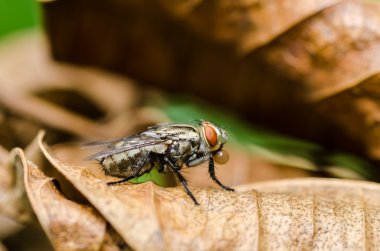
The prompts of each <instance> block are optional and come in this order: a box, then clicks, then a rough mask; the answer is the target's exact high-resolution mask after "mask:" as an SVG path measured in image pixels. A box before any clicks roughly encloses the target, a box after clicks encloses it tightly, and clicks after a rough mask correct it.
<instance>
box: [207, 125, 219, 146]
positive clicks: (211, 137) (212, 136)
mask: <svg viewBox="0 0 380 251" xmlns="http://www.w3.org/2000/svg"><path fill="white" fill-rule="evenodd" d="M203 130H204V132H205V137H206V140H207V142H208V144H209V145H210V147H214V146H216V144H217V143H218V134H217V133H216V131H215V129H214V128H213V127H212V126H208V125H206V126H204V128H203Z"/></svg>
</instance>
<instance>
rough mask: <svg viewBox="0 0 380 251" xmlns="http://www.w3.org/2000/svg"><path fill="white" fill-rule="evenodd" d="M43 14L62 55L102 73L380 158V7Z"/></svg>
mask: <svg viewBox="0 0 380 251" xmlns="http://www.w3.org/2000/svg"><path fill="white" fill-rule="evenodd" d="M44 7H45V8H44V9H45V17H46V25H47V30H48V32H49V35H50V40H51V43H52V45H53V54H54V55H55V57H56V58H57V59H60V60H66V61H70V62H75V63H80V64H87V65H88V64H90V65H97V66H102V67H106V68H108V69H112V70H115V71H118V72H122V73H125V74H127V75H128V76H131V77H133V78H135V79H138V80H140V81H141V82H142V83H145V84H150V85H153V86H156V87H160V88H163V89H166V90H169V91H171V92H172V91H177V92H181V93H183V92H185V93H190V94H194V95H197V96H200V97H202V98H204V99H205V100H207V101H210V102H216V103H218V104H222V105H224V106H225V107H228V108H229V109H231V110H233V111H234V112H236V113H238V114H240V115H241V116H242V117H244V118H245V119H247V120H250V121H253V122H259V123H262V124H265V125H267V126H270V127H272V128H274V129H276V130H279V131H282V132H286V133H291V134H293V135H297V136H302V137H305V138H308V139H312V140H314V141H318V142H321V143H323V144H325V145H326V146H328V147H332V148H339V149H346V150H350V151H355V152H358V153H362V154H365V155H366V156H368V157H370V158H372V159H375V160H378V159H379V158H380V153H379V152H380V150H379V149H380V146H379V143H378V142H380V141H379V140H378V139H379V126H378V115H377V114H378V112H379V106H378V95H377V93H378V88H377V86H378V76H377V75H378V72H379V69H380V62H379V56H378V54H379V39H380V34H379V29H378V27H379V25H380V18H379V17H380V15H379V13H380V7H379V4H377V3H374V2H367V1H338V0H324V1H315V0H307V1H303V0H302V1H265V0H257V1H243V0H242V1H239V0H238V1H231V0H223V1H202V0H198V1H195V0H185V1H165V0H162V1H159V0H157V1H132V0H123V1H99V0H98V1H88V0H81V1H72V0H65V1H54V2H52V3H47V4H45V5H44ZM67 15H70V17H71V18H70V20H67V19H66V18H65V17H66V16H67ZM104 38H105V39H104ZM97 41H101V42H97Z"/></svg>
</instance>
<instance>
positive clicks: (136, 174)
mask: <svg viewBox="0 0 380 251" xmlns="http://www.w3.org/2000/svg"><path fill="white" fill-rule="evenodd" d="M149 156H150V153H149V154H148V155H147V156H146V157H145V159H144V160H143V161H142V162H141V164H140V165H139V166H138V167H137V170H136V172H135V173H134V174H133V175H131V176H128V177H125V178H123V179H121V180H118V181H113V182H107V185H108V186H113V185H117V184H121V183H124V182H127V181H129V180H131V179H133V178H136V177H138V176H139V173H140V171H141V169H142V168H143V166H144V165H145V164H146V162H147V160H148V159H149Z"/></svg>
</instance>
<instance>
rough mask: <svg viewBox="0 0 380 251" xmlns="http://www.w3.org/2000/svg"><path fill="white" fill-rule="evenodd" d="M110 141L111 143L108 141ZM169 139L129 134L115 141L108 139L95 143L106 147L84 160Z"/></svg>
mask: <svg viewBox="0 0 380 251" xmlns="http://www.w3.org/2000/svg"><path fill="white" fill-rule="evenodd" d="M109 142H111V143H109ZM170 142H171V141H170V140H167V139H156V138H142V137H139V136H131V137H128V138H123V139H119V140H115V141H108V143H104V144H101V143H100V142H99V143H98V144H97V145H107V146H108V148H107V149H105V150H103V151H101V152H98V153H95V154H93V155H91V156H89V157H88V158H86V160H93V159H96V160H101V159H102V158H105V157H107V156H110V155H113V154H117V153H121V152H125V151H130V150H133V149H138V148H142V147H146V146H154V145H160V144H169V143H170Z"/></svg>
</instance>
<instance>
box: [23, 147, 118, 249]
mask: <svg viewBox="0 0 380 251" xmlns="http://www.w3.org/2000/svg"><path fill="white" fill-rule="evenodd" d="M18 157H19V158H20V159H21V161H22V164H23V167H24V181H25V188H26V192H27V195H28V198H29V200H30V202H31V204H32V207H33V209H34V212H35V213H36V215H37V217H38V219H39V222H40V223H41V225H42V227H43V229H44V230H45V233H46V234H47V236H48V237H49V239H50V241H51V243H52V244H53V246H54V248H55V250H65V251H66V250H120V248H119V247H118V246H117V244H118V243H116V242H115V238H114V237H112V236H111V234H110V231H109V230H108V231H106V229H107V225H106V221H105V220H104V218H103V217H101V216H100V215H99V214H98V213H97V212H96V211H95V210H94V209H93V208H91V207H90V206H85V205H80V204H78V203H76V202H73V201H70V200H68V199H66V198H65V197H64V196H63V195H62V194H61V193H60V191H59V190H58V189H57V187H56V185H55V184H54V182H53V179H52V178H49V177H47V176H45V175H44V174H43V173H42V171H41V170H40V169H39V168H38V167H37V166H36V165H35V164H34V163H32V162H31V161H28V160H26V159H25V156H24V153H23V152H22V151H19V152H18ZM114 235H115V234H113V236H114ZM124 246H125V245H124Z"/></svg>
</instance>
